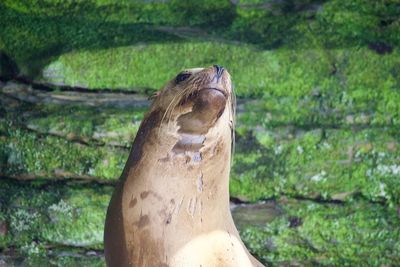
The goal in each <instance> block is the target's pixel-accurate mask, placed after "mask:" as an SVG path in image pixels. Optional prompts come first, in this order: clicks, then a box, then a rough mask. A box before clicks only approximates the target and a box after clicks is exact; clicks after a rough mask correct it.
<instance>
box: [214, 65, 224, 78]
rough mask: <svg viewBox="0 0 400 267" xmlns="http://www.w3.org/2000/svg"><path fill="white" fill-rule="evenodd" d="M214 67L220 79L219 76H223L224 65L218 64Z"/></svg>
mask: <svg viewBox="0 0 400 267" xmlns="http://www.w3.org/2000/svg"><path fill="white" fill-rule="evenodd" d="M214 68H215V70H216V72H217V79H218V80H219V78H220V77H221V76H222V73H223V72H224V70H225V69H224V67H221V66H218V65H214Z"/></svg>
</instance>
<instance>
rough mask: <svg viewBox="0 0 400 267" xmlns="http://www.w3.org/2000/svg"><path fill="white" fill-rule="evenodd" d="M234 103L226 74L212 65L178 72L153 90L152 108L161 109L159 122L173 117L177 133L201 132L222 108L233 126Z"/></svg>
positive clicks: (219, 67)
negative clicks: (154, 95) (159, 88)
mask: <svg viewBox="0 0 400 267" xmlns="http://www.w3.org/2000/svg"><path fill="white" fill-rule="evenodd" d="M235 104H236V103H235V94H234V92H233V89H232V84H231V78H230V74H229V73H228V71H227V70H226V69H224V68H223V67H221V66H218V65H214V66H211V67H207V68H193V69H186V70H183V71H181V72H180V73H178V74H177V75H176V76H175V77H174V78H173V79H171V80H170V81H169V82H168V83H167V84H166V85H165V86H164V87H163V89H162V90H161V91H160V92H159V93H158V94H157V97H156V99H155V101H154V103H153V106H152V109H153V110H159V111H161V112H162V114H163V119H162V120H161V123H165V122H167V123H169V122H170V121H176V122H177V125H178V127H179V130H178V132H179V133H180V134H190V135H196V134H197V135H204V134H206V133H207V132H208V130H209V129H210V128H212V127H213V126H214V125H215V123H216V122H217V121H218V119H219V118H220V117H221V115H222V114H223V113H224V112H228V113H229V123H230V127H231V128H233V123H234V113H235Z"/></svg>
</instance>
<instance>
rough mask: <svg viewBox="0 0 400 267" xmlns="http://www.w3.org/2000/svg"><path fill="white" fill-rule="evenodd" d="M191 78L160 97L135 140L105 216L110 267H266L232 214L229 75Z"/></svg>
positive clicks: (206, 72) (198, 73) (211, 71)
mask: <svg viewBox="0 0 400 267" xmlns="http://www.w3.org/2000/svg"><path fill="white" fill-rule="evenodd" d="M187 72H188V73H191V76H190V77H189V78H188V79H187V80H185V81H183V82H180V83H178V84H177V83H176V82H175V79H174V80H171V81H170V82H169V83H168V84H167V85H166V86H165V87H164V88H163V89H162V90H161V92H159V93H158V94H157V96H156V99H155V100H154V102H153V104H152V106H151V109H150V111H149V113H148V114H147V115H146V117H145V119H144V121H143V122H142V125H141V127H140V129H139V132H138V134H137V137H136V139H135V141H134V144H133V146H132V150H131V153H130V156H129V159H128V161H127V163H126V166H125V169H124V172H123V174H122V177H121V179H120V181H119V184H118V185H117V188H116V190H115V192H114V194H113V197H112V199H111V202H110V205H109V208H108V212H107V219H106V225H105V235H104V241H105V244H104V245H105V256H106V261H107V265H108V266H116V267H120V266H137V267H142V266H146V267H152V266H157V267H158V266H163V267H167V266H168V267H186V266H202V267H218V266H221V267H222V266H224V267H228V266H229V267H230V266H232V267H233V266H238V267H247V266H263V265H262V264H261V263H259V262H258V261H257V260H256V259H254V258H253V257H252V256H251V255H250V254H249V252H248V251H247V249H246V248H245V246H244V245H243V243H242V241H241V240H240V237H239V234H238V231H237V230H236V227H235V225H234V222H233V220H232V216H231V213H230V209H229V171H230V160H231V143H232V136H233V135H232V132H233V122H234V108H233V106H234V104H233V103H232V102H233V101H234V95H233V91H232V89H231V80H230V76H229V73H228V72H227V71H224V72H223V75H222V76H221V77H220V79H218V77H216V75H215V68H213V67H210V68H205V69H191V70H187Z"/></svg>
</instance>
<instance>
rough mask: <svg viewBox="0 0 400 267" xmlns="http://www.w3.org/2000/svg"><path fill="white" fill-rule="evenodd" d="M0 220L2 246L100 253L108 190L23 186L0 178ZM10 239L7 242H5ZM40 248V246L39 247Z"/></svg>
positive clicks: (56, 184) (65, 185)
mask: <svg viewBox="0 0 400 267" xmlns="http://www.w3.org/2000/svg"><path fill="white" fill-rule="evenodd" d="M0 183H1V188H0V191H1V196H0V200H1V203H3V204H4V205H2V206H1V216H2V218H4V219H5V222H6V223H7V225H8V231H7V234H6V236H5V237H2V239H3V241H4V240H5V241H4V242H5V244H3V247H10V246H17V247H23V246H28V247H29V246H31V245H34V243H38V244H41V245H42V246H43V245H48V246H49V247H57V246H67V247H68V246H70V247H84V248H87V249H90V248H91V249H100V248H102V246H103V244H102V243H103V224H104V219H105V213H106V209H107V206H108V202H109V199H110V197H111V192H112V190H113V188H112V187H110V186H99V185H94V184H92V185H90V186H88V185H86V186H85V185H79V184H75V185H74V184H72V185H71V184H70V185H68V184H66V183H46V182H35V183H23V182H16V181H12V180H9V179H5V178H2V179H1V180H0ZM10 236H11V238H9V237H10ZM39 248H40V246H39Z"/></svg>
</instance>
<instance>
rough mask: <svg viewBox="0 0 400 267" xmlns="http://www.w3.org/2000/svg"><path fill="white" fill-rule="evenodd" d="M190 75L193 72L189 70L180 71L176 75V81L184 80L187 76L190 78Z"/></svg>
mask: <svg viewBox="0 0 400 267" xmlns="http://www.w3.org/2000/svg"><path fill="white" fill-rule="evenodd" d="M190 75H192V74H191V73H188V72H184V73H179V74H178V75H177V76H176V78H175V81H176V83H180V82H183V81H184V80H186V79H187V78H189V77H190Z"/></svg>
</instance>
